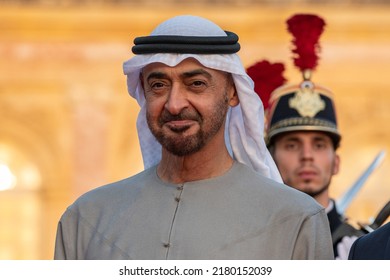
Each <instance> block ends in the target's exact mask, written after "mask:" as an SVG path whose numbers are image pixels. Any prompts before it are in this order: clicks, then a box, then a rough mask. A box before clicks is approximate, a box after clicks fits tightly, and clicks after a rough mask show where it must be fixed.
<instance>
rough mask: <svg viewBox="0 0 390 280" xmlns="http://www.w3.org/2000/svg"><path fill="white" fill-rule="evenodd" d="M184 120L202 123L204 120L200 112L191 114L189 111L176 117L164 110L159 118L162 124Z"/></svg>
mask: <svg viewBox="0 0 390 280" xmlns="http://www.w3.org/2000/svg"><path fill="white" fill-rule="evenodd" d="M182 120H193V121H198V122H201V121H202V118H201V116H200V114H199V113H198V112H196V111H194V112H189V111H187V110H185V111H181V112H180V113H179V114H176V115H172V114H171V113H169V111H167V110H164V111H163V112H162V113H161V116H160V118H159V122H160V124H163V123H166V122H170V121H182Z"/></svg>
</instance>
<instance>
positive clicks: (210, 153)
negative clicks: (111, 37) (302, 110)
mask: <svg viewBox="0 0 390 280" xmlns="http://www.w3.org/2000/svg"><path fill="white" fill-rule="evenodd" d="M134 42H135V46H134V47H133V52H134V53H135V54H136V56H134V57H133V58H131V59H130V60H128V61H127V62H125V63H124V72H125V74H126V75H127V83H128V90H129V92H130V94H131V95H132V96H133V97H134V98H136V99H137V101H138V103H139V105H140V106H141V111H140V113H139V117H138V120H137V129H138V135H139V138H140V144H141V150H142V154H143V159H144V165H145V170H144V171H143V172H141V173H139V174H137V175H135V176H133V177H131V178H128V179H124V180H122V181H119V182H116V183H113V184H110V185H108V186H104V187H100V188H97V189H95V190H92V191H90V192H88V193H87V194H85V195H83V196H82V197H80V198H79V199H78V200H77V201H76V202H75V203H74V204H73V205H71V206H70V207H69V208H68V209H67V210H66V212H65V213H64V215H63V216H62V217H61V220H60V222H59V225H58V232H57V239H56V248H55V259H331V258H332V254H333V251H332V246H331V237H330V234H329V227H328V223H327V220H326V215H325V213H324V209H323V208H322V207H321V206H320V205H318V204H317V203H316V202H315V201H314V200H313V199H312V198H311V197H309V196H307V195H305V194H303V193H301V192H298V191H296V190H293V189H291V188H288V187H286V186H285V185H283V184H281V183H278V182H277V181H281V179H280V175H279V173H278V171H277V168H276V166H275V165H274V162H273V160H272V158H271V156H270V155H269V153H268V151H267V148H266V145H265V143H264V139H263V135H262V134H263V129H262V116H263V111H262V105H261V102H260V100H259V99H258V97H257V95H256V94H255V93H254V91H253V82H252V81H251V79H250V78H249V77H248V75H247V74H246V73H245V69H244V67H243V66H242V64H241V62H240V60H239V57H238V55H237V54H236V52H237V51H238V50H239V44H238V37H237V35H235V34H234V33H232V32H228V31H226V32H225V31H224V30H222V29H221V28H220V27H219V26H217V25H215V24H214V23H212V22H210V21H208V20H206V19H203V18H199V17H195V16H178V17H174V18H172V19H169V20H167V21H165V22H163V23H161V24H160V25H159V26H158V27H157V28H156V29H155V30H154V31H153V32H152V34H151V35H150V36H146V37H140V38H136V39H135V41H134ZM282 201H283V203H281V202H282Z"/></svg>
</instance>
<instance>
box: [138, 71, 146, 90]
mask: <svg viewBox="0 0 390 280" xmlns="http://www.w3.org/2000/svg"><path fill="white" fill-rule="evenodd" d="M139 81H140V83H141V87H142V89H143V90H144V91H145V87H144V75H142V71H141V72H140V73H139Z"/></svg>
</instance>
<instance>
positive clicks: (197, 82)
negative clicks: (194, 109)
mask: <svg viewBox="0 0 390 280" xmlns="http://www.w3.org/2000/svg"><path fill="white" fill-rule="evenodd" d="M204 84H205V83H204V82H202V81H194V82H193V83H192V85H194V86H196V87H199V86H203V85H204Z"/></svg>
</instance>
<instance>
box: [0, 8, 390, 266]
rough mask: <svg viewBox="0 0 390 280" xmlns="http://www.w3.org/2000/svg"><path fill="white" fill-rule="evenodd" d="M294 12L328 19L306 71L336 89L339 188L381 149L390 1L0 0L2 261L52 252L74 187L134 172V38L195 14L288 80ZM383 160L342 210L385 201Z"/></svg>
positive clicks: (387, 134)
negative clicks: (129, 66)
mask: <svg viewBox="0 0 390 280" xmlns="http://www.w3.org/2000/svg"><path fill="white" fill-rule="evenodd" d="M155 6H158V8H155ZM298 12H312V13H317V14H319V15H321V16H322V17H323V18H324V19H325V20H326V22H327V26H326V29H325V32H324V35H323V36H322V37H321V40H320V42H321V46H322V52H321V54H320V56H321V58H320V61H319V66H318V69H317V71H316V72H315V73H314V78H313V79H314V80H315V81H316V82H318V83H321V84H323V85H325V86H327V87H329V88H331V89H332V91H333V92H334V93H335V100H336V103H337V104H336V106H337V109H338V117H339V123H340V129H341V132H342V134H343V140H342V145H341V149H340V153H341V159H342V161H341V173H340V175H338V176H337V177H336V178H335V180H334V181H333V185H332V187H331V188H332V192H333V195H334V197H336V198H337V197H339V196H340V195H342V193H343V192H344V191H345V190H347V189H348V188H349V186H350V185H351V184H352V183H353V182H354V180H356V179H357V178H358V176H359V175H360V174H361V173H362V172H363V171H364V169H365V168H366V167H367V166H368V164H369V163H370V162H371V161H372V159H373V158H374V157H375V155H376V154H377V153H378V152H379V151H381V150H390V131H389V129H388V123H390V110H389V108H390V95H389V94H388V93H387V90H388V89H389V88H390V79H389V77H388V73H389V72H390V52H389V49H390V5H389V4H388V1H385V0H382V1H381V0H377V1H368V0H355V1H354V0H349V1H325V0H323V1H308V0H307V1H304V0H301V1H299V0H296V1H287V0H279V1H271V0H268V1H267V0H257V1H256V0H240V1H238V0H225V1H223V0H209V1H206V0H202V1H179V0H169V1H164V2H163V3H160V2H159V1H157V2H156V1H152V0H144V1H135V0H127V1H126V0H111V1H109V0H94V1H92V0H84V1H81V0H77V1H76V0H59V1H49V0H35V1H34V0H13V1H6V0H0V18H1V21H0V259H51V258H52V256H53V248H54V246H53V245H54V238H55V230H56V224H57V221H58V219H59V218H60V215H61V214H62V212H63V211H64V210H65V208H66V207H67V206H68V205H69V204H70V203H71V202H72V201H73V200H74V199H75V198H76V197H78V196H79V195H80V194H82V193H84V192H86V191H88V190H90V189H92V188H95V187H98V186H100V185H103V184H106V183H109V182H112V181H114V180H118V179H121V178H124V177H128V176H131V175H133V174H135V173H137V172H139V171H140V170H142V168H143V165H142V158H141V155H140V151H139V147H138V138H137V133H136V130H135V120H136V116H137V113H138V106H137V104H136V103H135V102H134V101H133V100H132V99H131V98H130V97H129V96H128V94H127V89H126V79H125V76H124V75H123V73H122V63H123V62H124V61H125V60H127V59H128V58H130V57H131V55H132V54H131V52H130V49H131V46H132V40H133V38H134V37H136V36H141V35H146V34H148V33H149V32H150V31H151V30H152V29H153V28H154V27H155V26H156V25H157V24H158V23H159V22H161V21H162V20H164V19H166V18H169V17H171V16H174V15H178V14H190V13H191V14H195V15H200V16H204V17H207V18H209V19H211V20H213V21H216V22H217V23H219V24H220V25H221V26H223V27H225V28H226V29H227V30H229V29H230V30H234V31H235V32H236V33H238V34H239V36H240V42H241V46H242V49H241V51H240V53H239V54H240V56H241V58H242V61H243V63H244V64H245V65H250V64H252V63H254V62H255V61H257V60H261V59H269V60H271V61H282V62H284V63H285V64H286V67H287V69H286V76H287V77H288V79H289V80H291V81H292V82H293V81H298V79H299V75H300V74H299V73H298V71H296V69H294V67H293V65H292V61H291V58H290V51H289V44H290V40H291V38H290V36H289V34H288V33H287V31H286V26H285V20H286V19H287V18H288V17H289V16H291V15H292V14H294V13H298ZM389 170H390V159H388V158H385V160H384V162H383V164H382V165H381V166H380V167H379V168H378V169H377V170H376V171H375V172H374V173H373V174H372V175H371V176H370V178H369V179H368V180H367V182H366V184H365V186H364V188H363V189H362V190H361V191H360V192H359V194H358V196H357V197H356V198H355V200H354V201H353V203H352V204H351V206H350V208H349V209H348V212H347V215H348V216H349V217H350V218H351V219H352V220H353V221H356V222H363V223H364V222H369V219H370V217H372V216H375V214H376V213H377V211H378V210H379V209H380V208H381V207H382V206H383V205H384V203H386V202H387V201H388V200H389V199H390V187H389V186H390V178H389V176H386V175H387V174H386V173H387V172H389Z"/></svg>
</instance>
